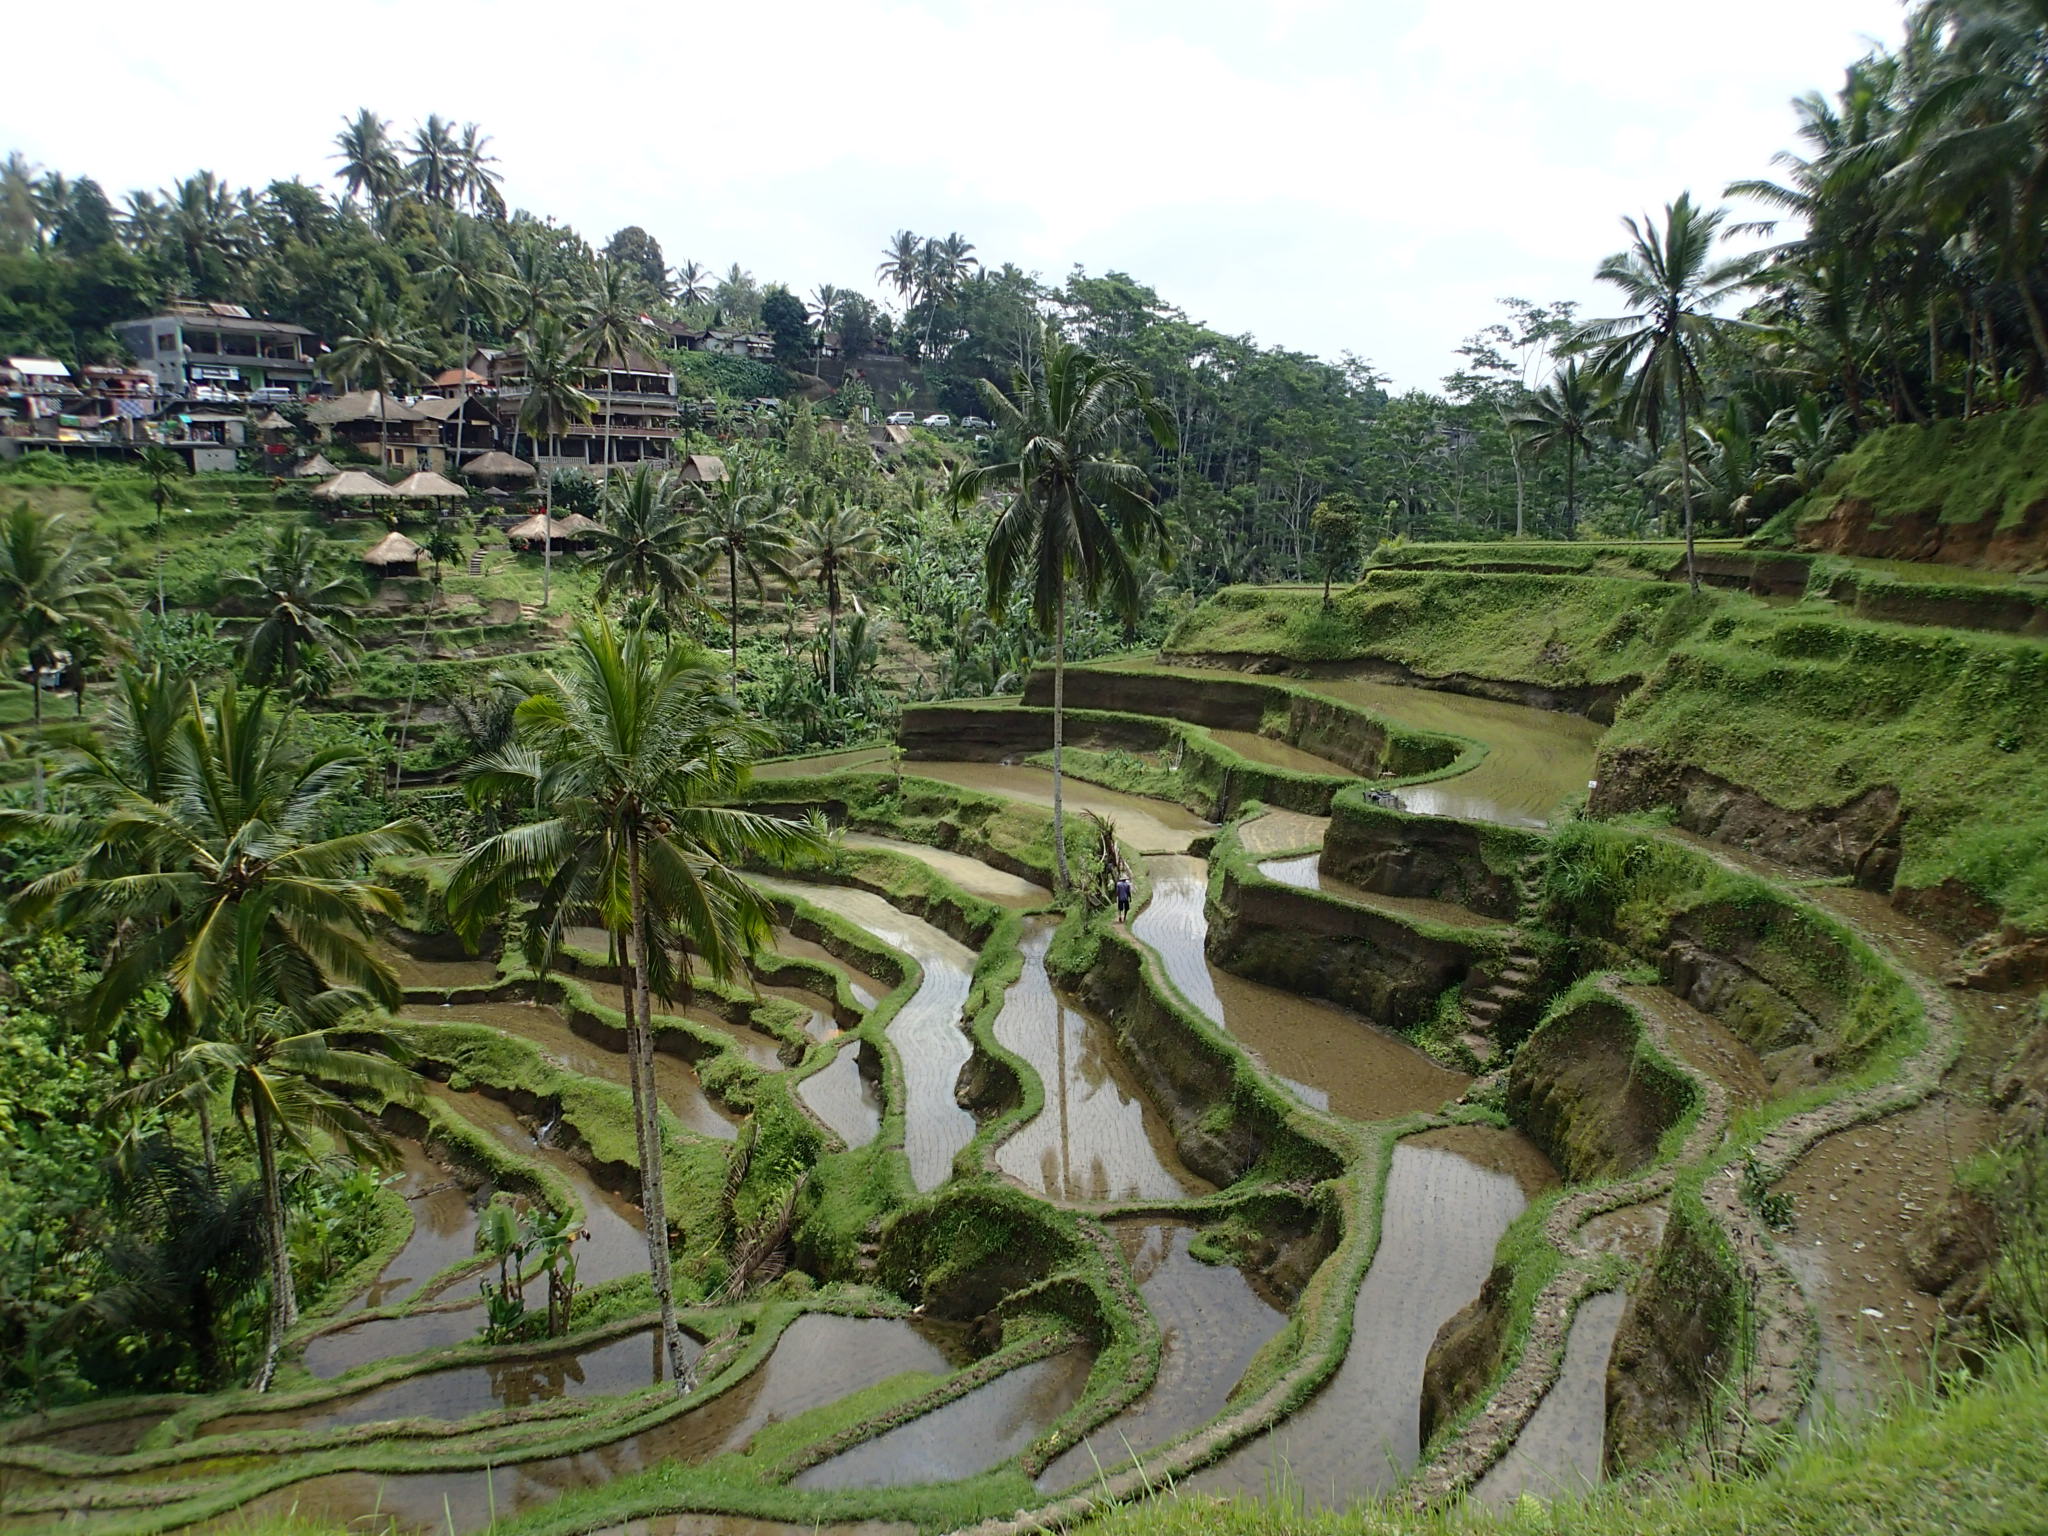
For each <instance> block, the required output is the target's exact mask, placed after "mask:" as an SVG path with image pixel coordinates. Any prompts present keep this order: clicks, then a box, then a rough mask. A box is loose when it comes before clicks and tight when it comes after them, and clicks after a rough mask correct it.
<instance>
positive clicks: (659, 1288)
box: [626, 842, 689, 1394]
mask: <svg viewBox="0 0 2048 1536" xmlns="http://www.w3.org/2000/svg"><path fill="white" fill-rule="evenodd" d="M627 859H628V865H629V868H628V878H629V879H630V880H631V882H632V889H631V891H630V892H629V893H628V894H629V899H630V900H631V902H632V906H633V1020H632V1028H631V1029H630V1030H629V1031H628V1032H627V1041H626V1049H627V1053H628V1054H629V1055H630V1056H631V1057H632V1058H633V1059H632V1062H631V1064H630V1066H631V1070H632V1072H633V1074H634V1096H633V1099H634V1116H635V1118H636V1120H640V1121H643V1122H644V1124H645V1130H644V1131H643V1132H642V1133H641V1136H640V1144H641V1157H642V1159H643V1161H642V1163H641V1165H640V1209H641V1213H642V1214H643V1215H644V1216H645V1217H646V1221H647V1258H648V1267H649V1270H650V1272H651V1274H652V1276H653V1279H654V1299H655V1302H656V1304H657V1305H658V1306H659V1307H660V1308H661V1339H662V1346H663V1347H664V1348H665V1349H666V1350H667V1351H668V1365H669V1379H670V1380H671V1381H673V1382H674V1383H675V1384H676V1391H677V1392H678V1393H679V1394H680V1393H682V1392H685V1391H687V1390H688V1383H689V1377H688V1376H687V1375H686V1374H685V1372H686V1371H687V1369H688V1366H689V1362H688V1361H686V1360H685V1359H684V1358H683V1332H682V1329H681V1327H680V1326H679V1325H678V1324H677V1322H676V1293H675V1284H674V1281H673V1280H672V1278H671V1277H670V1273H669V1258H668V1209H667V1200H666V1197H665V1195H664V1192H663V1189H662V1177H661V1175H662V1167H661V1101H660V1099H659V1098H658V1097H656V1094H655V1088H654V1004H653V1000H652V998H651V997H650V995H649V993H648V987H647V971H648V965H647V904H646V898H645V896H644V894H643V892H642V887H641V883H640V845H639V843H638V842H635V843H633V844H632V845H631V846H630V851H629V852H628V854H627ZM685 963H687V960H686V961H685Z"/></svg>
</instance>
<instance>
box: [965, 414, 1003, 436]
mask: <svg viewBox="0 0 2048 1536" xmlns="http://www.w3.org/2000/svg"><path fill="white" fill-rule="evenodd" d="M960 425H961V426H962V427H964V428H965V429H966V430H967V431H969V432H988V431H991V430H993V429H994V427H995V423H994V422H992V421H983V420H982V419H981V418H980V417H979V416H962V417H961V418H960Z"/></svg>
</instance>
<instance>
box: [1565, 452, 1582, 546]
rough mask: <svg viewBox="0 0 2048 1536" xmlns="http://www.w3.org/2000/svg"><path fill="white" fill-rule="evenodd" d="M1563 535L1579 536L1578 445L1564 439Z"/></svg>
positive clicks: (1571, 537) (1567, 536)
mask: <svg viewBox="0 0 2048 1536" xmlns="http://www.w3.org/2000/svg"><path fill="white" fill-rule="evenodd" d="M1564 536H1565V538H1567V539H1576V538H1577V537H1578V536H1579V445H1578V444H1577V443H1576V442H1575V441H1573V440H1572V439H1571V438H1569V437H1567V438H1566V439H1565V440H1564Z"/></svg>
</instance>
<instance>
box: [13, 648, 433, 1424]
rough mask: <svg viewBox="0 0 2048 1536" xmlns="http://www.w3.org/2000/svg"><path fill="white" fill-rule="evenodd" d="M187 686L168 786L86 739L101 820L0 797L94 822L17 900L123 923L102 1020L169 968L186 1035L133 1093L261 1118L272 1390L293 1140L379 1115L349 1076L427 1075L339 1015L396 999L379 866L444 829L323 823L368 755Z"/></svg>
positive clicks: (365, 1129)
mask: <svg viewBox="0 0 2048 1536" xmlns="http://www.w3.org/2000/svg"><path fill="white" fill-rule="evenodd" d="M187 698H188V704H187V709H186V711H185V712H184V713H183V714H182V716H181V717H180V718H179V719H178V721H177V724H176V727H175V729H174V731H173V733H172V735H171V738H170V741H169V743H168V748H167V752H166V754H165V761H164V764H163V767H164V779H163V782H162V784H161V785H160V786H158V789H157V792H156V793H155V794H152V793H150V792H149V786H147V785H146V784H144V783H142V782H140V781H139V780H137V779H136V778H135V777H134V776H133V775H132V773H131V771H130V766H129V765H127V764H124V763H122V762H120V761H117V760H116V759H114V758H111V757H109V756H107V755H105V754H104V753H102V752H101V751H100V750H99V749H98V748H87V749H85V750H84V751H82V752H81V754H80V758H79V760H78V761H77V762H76V763H75V764H74V765H72V766H71V767H69V768H67V769H66V770H65V771H64V778H63V782H64V783H65V784H66V785H68V786H72V787H75V788H76V789H77V790H79V791H80V792H81V794H82V795H83V796H84V797H85V798H86V799H87V800H88V801H90V802H91V803H94V804H96V805H99V806H103V807H104V808H105V809H104V811H103V813H101V814H100V815H99V816H98V817H97V818H96V819H94V820H90V821H88V820H87V819H85V818H82V817H74V816H48V815H41V814H35V813H28V812H20V811H14V812H0V838H5V837H9V836H16V835H23V834H30V835H36V834H39V835H42V836H45V837H47V836H51V835H62V836H65V837H69V838H83V840H84V847H85V851H84V853H83V854H82V855H81V857H80V858H79V860H78V862H77V863H75V864H73V865H71V866H69V867H68V868H65V869H62V870H59V871H57V872H56V873H54V874H51V875H48V876H45V877H44V878H42V879H40V880H37V881H35V882H32V883H31V884H30V885H29V886H28V887H27V888H26V889H25V890H24V891H23V892H22V893H21V895H20V896H19V897H17V898H16V901H15V903H14V908H13V912H14V915H15V917H16V918H17V919H20V920H28V921H32V920H34V919H36V918H39V917H41V916H42V915H44V914H45V913H47V912H49V911H50V910H51V909H52V908H56V909H57V910H58V911H59V913H60V916H61V918H62V920H63V921H64V922H65V923H66V924H67V925H87V926H92V927H97V928H99V929H101V930H102V931H104V930H106V929H109V928H111V929H112V931H113V932H114V933H115V934H116V935H118V936H120V937H119V938H117V945H118V947H117V949H116V951H115V953H114V955H113V956H112V957H111V958H110V960H109V962H108V965H107V968H106V971H105V973H104V974H103V976H102V979H101V982H100V985H99V987H98V988H97V989H96V993H97V996H98V999H99V1001H100V1005H101V1007H100V1012H101V1016H102V1017H106V1016H108V1015H109V1014H110V1012H112V1011H117V1010H118V1009H119V1008H120V1007H121V1006H123V1005H124V1004H126V1003H129V1002H132V1001H134V1000H135V999H136V998H138V997H139V996H141V995H142V993H143V992H144V991H145V990H147V989H148V988H151V987H154V986H157V985H160V984H161V983H162V982H164V981H168V982H169V984H170V988H171V991H172V994H173V997H174V1000H175V1003H176V1006H178V1007H179V1008H180V1009H182V1010H183V1014H184V1017H185V1018H186V1019H187V1020H189V1022H190V1026H191V1039H190V1043H189V1044H187V1045H186V1046H185V1047H184V1048H183V1049H181V1050H178V1051H177V1052H176V1053H175V1054H174V1056H173V1057H172V1059H171V1061H170V1062H169V1064H168V1065H167V1067H166V1069H165V1070H164V1071H163V1072H161V1073H159V1074H158V1075H157V1076H155V1077H153V1078H151V1079H148V1080H146V1081H144V1082H143V1083H141V1084H138V1085H137V1086H136V1087H135V1088H134V1089H133V1090H131V1092H132V1093H133V1095H134V1102H137V1103H148V1104H160V1105H168V1104H181V1105H185V1106H191V1107H197V1106H199V1105H202V1104H205V1103H208V1102H211V1101H213V1100H214V1099H216V1098H217V1097H219V1096H222V1095H226V1096H228V1097H229V1099H230V1102H231V1103H232V1104H233V1106H234V1109H235V1111H236V1114H237V1117H238V1118H239V1119H240V1120H241V1121H242V1123H243V1124H244V1125H245V1126H246V1127H247V1128H248V1129H249V1132H250V1135H251V1137H252V1140H253V1141H254V1143H255V1150H256V1154H257V1159H258V1165H259V1169H260V1173H261V1179H262V1187H263V1199H264V1217H265V1220H264V1227H265V1237H266V1246H267V1248H268V1250H269V1258H270V1270H271V1306H270V1328H269V1339H268V1345H267V1348H266V1350H265V1353H264V1363H263V1365H262V1368H261V1369H260V1370H259V1372H258V1374H257V1379H256V1385H257V1386H258V1387H259V1388H262V1387H266V1386H268V1385H269V1382H270V1377H271V1374H272V1372H273V1370H274V1369H275V1366H276V1360H277V1351H278V1347H279V1346H280V1344H281V1343H282V1342H283V1338H284V1334H285V1332H286V1331H287V1330H288V1329H289V1328H290V1327H291V1326H292V1324H293V1323H294V1322H295V1321H296V1319H297V1315H298V1304H297V1299H296V1294H295V1292H294V1290H293V1288H292V1277H291V1259H290V1254H289V1252H288V1250H287V1248H286V1246H285V1240H284V1204H283V1182H282V1178H281V1176H280V1173H279V1170H278V1165H277V1152H278V1147H279V1143H280V1142H284V1143H287V1144H297V1145H301V1146H303V1145H305V1144H306V1142H307V1139H308V1135H309V1133H310V1132H312V1131H315V1130H317V1131H321V1132H324V1133H326V1134H327V1135H329V1136H332V1137H335V1138H337V1139H339V1140H341V1141H342V1142H343V1143H344V1145H346V1146H348V1147H350V1148H351V1149H355V1148H359V1147H363V1146H365V1145H367V1144H369V1143H370V1142H372V1141H373V1140H374V1132H373V1130H372V1128H371V1127H370V1126H369V1125H368V1124H367V1123H366V1122H365V1121H364V1119H363V1117H362V1115H361V1113H360V1111H358V1110H356V1109H355V1108H354V1107H353V1106H352V1105H351V1104H350V1103H349V1102H348V1101H347V1100H346V1099H345V1098H343V1097H342V1096H341V1094H340V1092H339V1090H340V1089H344V1088H350V1087H362V1088H369V1089H372V1090H374V1091H376V1092H378V1093H381V1094H383V1095H385V1096H386V1097H389V1098H404V1097H409V1096H410V1095H412V1094H413V1093H414V1092H416V1084H415V1083H414V1081H413V1080H412V1079H411V1076H410V1074H409V1073H405V1072H402V1071H400V1070H399V1069H398V1068H397V1067H396V1066H395V1065H394V1063H393V1061H392V1059H391V1057H392V1055H393V1054H394V1053H395V1051H396V1049H397V1048H396V1045H395V1043H393V1042H391V1041H389V1040H387V1039H385V1038H383V1037H380V1036H379V1035H378V1034H377V1033H376V1032H375V1031H374V1030H371V1029H368V1028H367V1027H366V1026H364V1025H362V1024H361V1023H360V1022H352V1023H351V1024H350V1026H349V1029H348V1035H349V1036H350V1039H351V1042H352V1043H351V1044H350V1046H349V1047H347V1048H344V1047H343V1046H342V1045H341V1044H339V1043H338V1041H337V1039H336V1031H337V1028H338V1026H340V1025H341V1024H342V1022H343V1020H344V1019H349V1018H351V1017H352V1016H353V1015H355V1014H357V1013H359V1012H360V1011H361V1010H362V1009H363V1008H364V1007H365V1006H367V1005H369V1004H370V1003H373V1002H374V1003H378V1004H382V1005H383V1006H386V1007H396V1006H397V1003H398V1000H399V987H398V980H397V978H396V977H395V976H394V975H393V974H392V972H391V969H390V967H389V966H388V965H387V964H386V963H385V962H384V960H383V959H382V958H381V957H380V956H379V954H378V952H377V946H376V940H375V936H374V934H373V932H372V922H373V920H375V919H378V918H383V919H391V918H396V917H397V916H399V915H400V913H401V911H402V910H403V903H402V901H401V899H400V897H399V895H398V893H397V892H396V891H393V890H390V889H387V888H386V887H384V886H381V885H376V884H373V883H372V882H370V881H369V880H368V879H367V878H365V871H366V870H367V869H368V868H369V866H370V865H371V864H372V863H374V862H375V861H376V860H377V859H380V858H384V857H387V856H395V855H399V854H405V853H414V852H419V851H421V850H423V849H424V848H426V846H427V844H428V835H427V831H426V829H425V828H424V827H423V826H421V825H420V824H419V823H418V822H414V821H394V822H388V823H386V824H385V825H383V826H381V827H377V828H375V829H373V830H370V831H365V832H353V833H347V834H344V835H341V836H338V837H330V838H323V837H320V836H318V833H317V829H318V828H319V827H320V826H321V825H322V823H323V821H324V820H325V818H326V815H327V812H328V806H329V802H331V801H332V800H333V798H334V797H335V795H336V794H337V793H339V792H340V791H342V790H343V789H345V788H346V787H347V786H349V785H350V784H351V783H353V782H354V780H355V779H356V777H357V774H358V772H359V771H360V766H361V760H360V758H359V756H358V755H357V754H356V753H355V752H354V751H353V750H351V749H348V748H342V747H332V748H328V749H326V750H324V751H320V752H316V753H312V754H307V753H305V752H303V751H302V750H300V749H299V748H298V747H297V746H295V745H294V738H295V737H296V735H297V731H296V729H295V722H293V721H292V720H291V719H290V718H289V717H285V718H278V717H274V716H273V715H272V714H271V713H270V710H269V706H268V704H267V702H266V700H265V698H264V696H262V695H258V696H257V697H256V698H255V699H254V700H253V701H251V702H248V703H246V704H245V703H244V702H243V701H242V700H241V699H239V698H238V697H237V694H236V691H235V689H234V687H233V686H229V687H226V688H223V689H222V690H221V693H220V696H219V699H218V700H217V702H216V703H215V704H214V705H213V706H212V707H211V708H210V709H208V708H205V707H202V706H201V704H200V702H199V699H198V696H197V694H196V692H192V693H188V695H187Z"/></svg>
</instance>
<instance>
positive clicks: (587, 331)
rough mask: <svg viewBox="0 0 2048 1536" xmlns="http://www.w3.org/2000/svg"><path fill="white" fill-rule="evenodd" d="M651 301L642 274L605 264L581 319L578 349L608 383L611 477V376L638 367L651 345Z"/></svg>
mask: <svg viewBox="0 0 2048 1536" xmlns="http://www.w3.org/2000/svg"><path fill="white" fill-rule="evenodd" d="M645 299H646V295H645V294H644V293H643V292H642V288H641V283H640V277H639V273H638V272H636V271H635V270H634V268H633V267H632V266H631V265H629V264H628V263H626V262H623V261H613V260H611V259H609V258H600V259H599V260H598V263H597V267H596V269H595V270H594V271H593V272H592V274H591V279H590V288H589V290H588V291H587V292H586V293H585V294H584V296H583V304H582V307H581V309H580V311H579V313H578V315H577V330H576V335H575V345H576V347H577V348H578V350H580V351H581V352H582V353H583V355H584V356H585V357H586V358H587V359H589V362H590V366H591V368H592V369H593V370H594V371H595V372H596V373H597V374H598V375H599V376H600V377H602V378H604V463H605V468H606V470H607V471H609V470H610V468H611V465H612V450H613V445H612V396H613V390H612V387H611V380H610V378H609V377H608V376H606V375H607V371H608V370H609V369H611V368H615V367H617V368H630V367H632V365H633V364H632V355H633V352H634V351H635V350H636V349H637V348H640V347H644V346H646V345H647V344H648V339H649V337H650V336H651V335H652V327H651V326H650V325H649V323H648V320H647V314H646V309H645Z"/></svg>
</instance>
